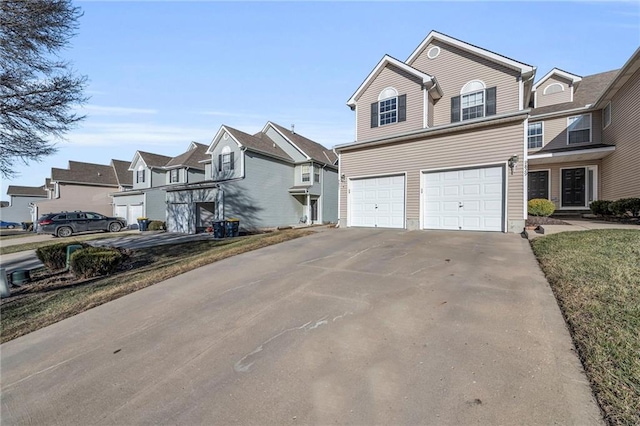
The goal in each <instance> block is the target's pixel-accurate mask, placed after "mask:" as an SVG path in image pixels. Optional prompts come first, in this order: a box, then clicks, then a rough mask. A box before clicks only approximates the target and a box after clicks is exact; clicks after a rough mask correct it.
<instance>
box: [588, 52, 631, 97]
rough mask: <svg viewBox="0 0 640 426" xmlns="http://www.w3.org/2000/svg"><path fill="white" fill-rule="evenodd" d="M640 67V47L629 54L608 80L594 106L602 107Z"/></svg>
mask: <svg viewBox="0 0 640 426" xmlns="http://www.w3.org/2000/svg"><path fill="white" fill-rule="evenodd" d="M638 69H640V47H639V48H638V49H636V51H635V52H634V53H633V55H631V57H630V58H629V60H628V61H627V62H626V63H625V64H624V65H623V66H622V68H620V70H619V72H618V74H616V76H615V77H614V78H613V79H612V80H611V81H610V82H609V84H608V85H607V86H606V88H605V89H604V90H603V91H602V93H601V95H600V97H599V98H598V100H597V101H596V103H595V104H596V106H598V107H602V106H604V104H605V103H606V102H609V101H610V100H611V98H613V96H614V95H615V94H616V93H617V92H618V90H620V89H621V88H622V86H624V85H625V83H626V82H627V81H628V80H629V79H630V78H631V76H632V75H634V74H635V73H636V71H638Z"/></svg>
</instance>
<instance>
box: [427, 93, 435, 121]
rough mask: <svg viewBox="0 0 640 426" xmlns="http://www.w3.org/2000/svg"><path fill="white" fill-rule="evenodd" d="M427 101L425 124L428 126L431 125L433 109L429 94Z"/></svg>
mask: <svg viewBox="0 0 640 426" xmlns="http://www.w3.org/2000/svg"><path fill="white" fill-rule="evenodd" d="M427 102H428V106H427V125H428V126H429V127H433V109H434V104H433V98H432V97H431V96H429V97H428V98H427Z"/></svg>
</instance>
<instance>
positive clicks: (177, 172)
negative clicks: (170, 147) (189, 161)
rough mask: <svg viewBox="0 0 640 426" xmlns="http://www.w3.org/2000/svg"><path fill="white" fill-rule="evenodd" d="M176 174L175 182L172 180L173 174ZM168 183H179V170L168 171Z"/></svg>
mask: <svg viewBox="0 0 640 426" xmlns="http://www.w3.org/2000/svg"><path fill="white" fill-rule="evenodd" d="M174 172H175V173H176V180H173V176H172V175H173V173H174ZM169 183H180V169H171V170H169Z"/></svg>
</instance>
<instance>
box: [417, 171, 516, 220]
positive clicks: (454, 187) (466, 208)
mask: <svg viewBox="0 0 640 426" xmlns="http://www.w3.org/2000/svg"><path fill="white" fill-rule="evenodd" d="M422 187H423V194H424V197H423V206H422V214H423V217H422V225H423V228H424V229H455V230H466V231H502V230H503V224H504V167H487V168H478V169H465V170H452V171H444V172H433V173H424V175H423V183H422Z"/></svg>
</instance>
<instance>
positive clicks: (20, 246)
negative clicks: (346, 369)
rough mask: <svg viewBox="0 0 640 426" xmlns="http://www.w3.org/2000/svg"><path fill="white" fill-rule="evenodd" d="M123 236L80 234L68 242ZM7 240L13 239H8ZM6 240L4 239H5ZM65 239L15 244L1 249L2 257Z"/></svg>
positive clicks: (133, 234)
mask: <svg viewBox="0 0 640 426" xmlns="http://www.w3.org/2000/svg"><path fill="white" fill-rule="evenodd" d="M34 235H37V234H31V233H30V234H28V235H24V236H25V237H28V236H34ZM122 235H123V234H114V233H111V232H100V233H97V234H80V235H74V236H72V237H70V238H68V239H67V240H68V241H89V240H101V239H104V238H116V237H121V236H122ZM124 235H126V236H134V237H135V236H140V235H142V234H139V233H128V234H124ZM20 237H23V236H22V235H20ZM6 238H7V239H11V237H6ZM3 240H4V239H3ZM64 241H65V239H64V238H54V237H53V236H51V238H50V239H48V240H45V241H38V242H35V243H24V244H15V245H12V246H7V247H0V255H2V254H11V253H17V252H19V251H26V250H35V249H38V248H40V247H45V246H51V245H53V244H58V243H62V242H64Z"/></svg>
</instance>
